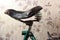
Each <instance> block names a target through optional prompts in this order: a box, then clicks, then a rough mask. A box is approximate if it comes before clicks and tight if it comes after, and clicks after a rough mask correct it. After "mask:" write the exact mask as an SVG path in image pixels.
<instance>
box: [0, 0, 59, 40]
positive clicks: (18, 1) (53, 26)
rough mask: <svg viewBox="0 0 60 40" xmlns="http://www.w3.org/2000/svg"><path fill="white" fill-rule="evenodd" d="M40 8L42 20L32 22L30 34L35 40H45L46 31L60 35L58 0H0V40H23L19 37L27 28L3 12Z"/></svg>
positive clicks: (46, 36)
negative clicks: (32, 34)
mask: <svg viewBox="0 0 60 40" xmlns="http://www.w3.org/2000/svg"><path fill="white" fill-rule="evenodd" d="M37 5H39V6H42V7H43V9H42V10H41V14H42V19H41V21H40V22H34V24H33V27H32V30H31V31H32V32H33V33H34V35H35V37H36V39H37V40H47V38H48V35H47V31H49V32H50V33H51V34H52V33H56V36H58V35H60V32H59V31H60V29H59V28H60V0H0V39H2V40H23V36H22V35H21V33H22V31H23V30H27V29H28V26H27V25H25V24H24V23H22V22H19V21H18V20H15V19H13V18H11V17H9V16H8V15H5V14H4V12H5V11H6V10H7V9H15V10H19V11H20V10H23V11H27V10H29V9H31V8H32V7H34V6H37Z"/></svg>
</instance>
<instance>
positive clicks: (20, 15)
mask: <svg viewBox="0 0 60 40" xmlns="http://www.w3.org/2000/svg"><path fill="white" fill-rule="evenodd" d="M41 9H42V7H41V6H36V7H34V8H32V9H30V10H28V11H16V10H14V9H7V11H6V12H5V14H7V15H9V16H10V17H12V18H15V19H26V18H30V17H32V16H34V15H35V14H37V13H38V12H39V11H40V10H41Z"/></svg>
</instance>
